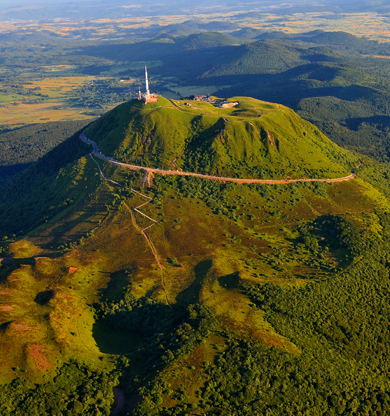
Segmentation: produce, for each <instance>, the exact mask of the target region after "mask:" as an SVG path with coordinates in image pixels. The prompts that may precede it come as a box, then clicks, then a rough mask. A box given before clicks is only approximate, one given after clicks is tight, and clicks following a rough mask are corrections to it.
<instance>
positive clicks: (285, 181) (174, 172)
mask: <svg viewBox="0 0 390 416" xmlns="http://www.w3.org/2000/svg"><path fill="white" fill-rule="evenodd" d="M80 139H81V140H82V141H83V142H85V143H88V144H89V145H91V146H92V148H93V151H92V153H93V155H95V156H96V157H97V158H99V159H102V160H104V161H105V162H108V163H111V164H112V165H116V166H120V167H122V168H125V169H130V170H142V171H144V172H146V173H158V174H160V175H164V176H167V175H175V176H196V177H198V178H203V179H211V180H214V181H219V182H234V183H240V184H245V183H248V184H249V183H261V184H266V185H287V184H289V183H297V182H326V183H333V182H345V181H349V180H351V179H353V178H355V177H356V173H355V172H354V170H353V171H352V172H351V174H350V175H348V176H344V177H342V178H334V179H330V178H328V179H308V178H302V179H238V178H229V177H225V176H212V175H204V174H202V173H192V172H182V171H179V170H165V169H158V168H149V167H145V166H138V165H130V164H128V163H123V162H119V161H117V160H115V159H113V158H111V157H108V156H105V155H104V154H103V153H101V152H100V151H99V149H98V146H97V144H96V143H95V142H94V141H92V140H89V139H88V138H87V137H86V136H85V130H84V131H83V132H82V133H81V134H80ZM360 166H362V164H360ZM360 166H359V167H360Z"/></svg>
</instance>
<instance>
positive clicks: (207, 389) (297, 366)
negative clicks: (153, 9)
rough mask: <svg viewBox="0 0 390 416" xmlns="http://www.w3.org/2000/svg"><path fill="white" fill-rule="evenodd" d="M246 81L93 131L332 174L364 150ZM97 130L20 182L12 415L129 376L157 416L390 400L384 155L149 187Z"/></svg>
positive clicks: (8, 310) (339, 408) (9, 341)
mask: <svg viewBox="0 0 390 416" xmlns="http://www.w3.org/2000/svg"><path fill="white" fill-rule="evenodd" d="M230 100H231V101H237V102H238V103H239V104H238V105H237V106H236V107H234V108H231V109H221V108H218V107H215V106H213V105H211V104H209V103H207V102H198V101H185V100H177V101H169V100H166V99H164V98H163V97H159V101H158V102H157V103H153V104H148V105H142V104H141V103H140V102H138V101H130V102H128V103H124V104H122V105H120V106H118V107H116V108H115V109H114V110H112V111H111V112H109V113H107V114H105V115H104V116H102V117H100V118H99V119H98V120H96V121H95V122H94V123H92V124H91V125H90V126H89V127H88V128H87V129H86V130H85V134H86V136H87V137H88V138H89V139H91V140H94V141H95V142H96V143H97V144H98V147H99V150H100V151H101V152H102V153H103V154H105V155H106V156H107V157H113V158H115V159H118V160H121V161H123V162H127V163H134V164H138V165H141V166H145V167H155V168H162V169H169V170H172V171H180V170H181V169H182V170H183V171H184V170H185V171H190V172H201V173H209V174H215V175H226V176H232V177H240V178H241V177H263V178H270V179H272V178H282V179H284V178H285V177H286V175H288V176H290V177H292V178H299V177H300V176H301V175H304V177H308V176H309V175H310V176H315V177H326V178H327V177H338V176H339V175H340V176H345V175H346V174H349V173H350V171H351V169H352V168H354V167H356V166H357V164H358V163H359V160H360V158H361V156H360V155H357V154H354V153H351V152H349V151H347V150H343V149H341V148H340V147H338V146H337V145H335V144H334V143H333V142H331V141H330V140H329V139H328V138H326V137H325V136H324V135H323V134H322V133H321V132H319V130H318V129H317V128H316V127H315V126H314V125H312V124H310V123H309V122H307V121H305V120H303V119H302V118H300V117H299V116H298V115H297V114H295V113H294V112H293V111H292V110H291V109H289V108H287V107H284V106H281V105H279V104H273V103H269V102H264V101H258V100H255V99H251V98H247V97H234V98H232V99H230ZM79 133H80V132H79ZM79 133H78V134H75V135H73V136H72V137H70V138H69V139H67V140H65V141H64V142H63V143H61V144H60V145H59V146H58V147H56V148H54V149H53V150H51V151H50V152H49V153H48V154H47V155H45V156H44V157H43V158H42V159H40V160H39V161H38V162H37V163H36V164H34V165H32V166H30V167H29V168H27V169H26V170H25V171H23V172H21V173H19V174H18V175H16V177H15V178H13V179H12V180H11V181H10V182H9V183H8V184H7V185H6V186H5V187H3V188H2V190H3V198H2V200H1V202H0V230H1V231H0V235H1V236H2V239H1V250H2V257H3V258H5V261H3V262H2V263H1V266H0V284H1V286H0V337H1V343H0V357H1V358H0V370H1V371H0V375H1V376H0V377H1V378H0V382H1V383H2V386H1V388H0V397H1V398H2V400H1V401H0V413H1V414H5V415H7V414H15V415H23V414H40V415H52V414H62V415H65V414H76V415H77V414H91V415H98V414H105V415H108V414H110V412H111V410H112V409H113V408H114V407H115V406H114V394H115V395H116V397H117V398H118V395H119V396H120V397H122V398H123V397H124V398H125V399H126V405H125V406H123V403H122V407H121V406H119V409H118V408H117V410H116V412H117V413H119V412H120V411H122V412H123V413H125V414H133V415H138V416H141V415H184V414H193V415H204V414H209V415H214V414H221V415H229V414H237V415H239V416H241V415H242V416H244V415H248V414H256V412H257V413H264V414H266V413H267V414H275V415H285V414H299V412H306V413H307V412H309V413H310V412H311V413H312V414H332V412H333V414H353V412H355V413H356V412H358V411H359V412H362V411H367V412H369V413H370V412H371V413H372V412H377V414H379V412H384V413H386V411H387V410H388V409H389V405H390V395H389V392H390V389H389V376H390V375H389V374H388V369H387V367H386V365H385V363H386V362H387V354H388V351H387V343H388V328H389V322H388V316H389V314H388V305H387V302H385V301H384V299H386V297H387V295H388V291H389V287H388V283H387V282H388V279H387V278H385V276H387V274H386V273H387V261H388V254H387V253H388V248H389V246H390V241H389V237H388V236H389V233H388V227H389V223H390V221H389V216H388V214H387V212H388V210H389V202H388V200H387V198H386V197H385V195H384V194H383V193H381V192H380V191H379V190H378V189H379V188H378V187H377V188H378V189H376V188H375V187H373V186H372V185H370V184H369V183H368V182H367V181H366V180H365V179H363V178H365V177H367V176H370V174H371V173H370V172H372V170H370V169H372V166H376V165H375V162H373V161H370V160H369V158H366V159H364V162H365V163H366V160H367V166H364V167H363V168H362V170H359V171H358V177H357V178H355V179H352V180H350V181H347V182H340V183H332V184H326V183H315V184H314V183H294V184H292V183H291V184H288V185H283V186H275V185H263V184H252V185H241V184H235V183H221V182H219V181H212V180H206V179H201V178H196V177H179V176H174V175H171V176H163V175H158V174H155V175H154V177H153V178H152V181H153V184H152V185H153V186H151V187H149V188H147V189H142V188H140V181H141V179H142V177H143V175H144V172H142V170H136V171H132V170H130V169H125V168H123V167H119V166H114V165H112V164H110V163H107V162H104V161H102V160H99V159H93V158H92V157H91V156H90V155H89V152H90V151H91V148H90V146H88V145H86V144H84V143H83V142H82V141H81V140H80V139H79ZM97 164H98V165H99V166H97ZM100 169H101V172H102V173H103V174H104V177H103V176H102V174H101V173H100ZM105 179H108V180H105ZM113 181H114V182H113ZM373 182H374V181H373ZM384 186H386V185H384ZM134 191H136V192H134ZM136 209H137V210H138V211H137V210H136ZM139 211H141V212H143V213H144V214H146V215H147V216H148V217H149V218H152V219H153V221H156V222H157V223H153V222H152V221H150V220H149V219H148V218H146V217H145V216H143V215H141V214H140V213H139ZM153 224H154V225H153ZM373 357H374V358H375V359H373ZM51 393H56V394H51ZM120 402H121V401H120V400H119V401H118V400H117V401H116V403H117V404H118V403H120ZM335 409H336V410H335ZM335 412H336V413H335ZM351 412H352V413H351ZM356 414H358V413H356Z"/></svg>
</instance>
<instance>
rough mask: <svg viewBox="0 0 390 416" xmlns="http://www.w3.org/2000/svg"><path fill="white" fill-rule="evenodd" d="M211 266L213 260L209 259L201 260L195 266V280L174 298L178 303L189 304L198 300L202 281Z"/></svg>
mask: <svg viewBox="0 0 390 416" xmlns="http://www.w3.org/2000/svg"><path fill="white" fill-rule="evenodd" d="M212 266H213V261H212V260H211V259H208V260H203V261H201V262H200V263H198V264H197V265H196V266H195V268H194V272H195V280H194V281H193V282H192V283H191V285H190V286H189V287H188V288H187V289H184V290H183V291H182V292H180V293H179V294H178V295H177V297H176V300H177V302H178V303H181V304H183V303H184V304H190V303H194V302H198V301H199V296H200V291H201V289H202V285H203V282H204V280H205V279H206V277H207V275H208V274H209V272H210V270H211V268H212Z"/></svg>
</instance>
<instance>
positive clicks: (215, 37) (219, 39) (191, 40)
mask: <svg viewBox="0 0 390 416" xmlns="http://www.w3.org/2000/svg"><path fill="white" fill-rule="evenodd" d="M240 43H242V42H241V41H240V40H238V39H237V38H234V37H233V36H230V35H225V34H223V33H218V32H202V33H199V34H195V35H190V36H187V37H186V38H184V39H183V40H180V41H178V42H177V46H178V47H182V48H184V49H186V50H189V49H205V48H216V47H221V46H231V45H239V44H240Z"/></svg>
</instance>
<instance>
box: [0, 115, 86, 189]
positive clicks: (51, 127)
mask: <svg viewBox="0 0 390 416" xmlns="http://www.w3.org/2000/svg"><path fill="white" fill-rule="evenodd" d="M88 123H89V121H88V120H87V121H63V122H49V123H45V124H36V125H30V126H26V127H22V128H18V129H14V130H10V131H5V132H3V133H1V134H0V183H1V182H5V181H7V180H9V179H10V178H11V177H12V176H13V175H15V174H16V173H18V172H20V171H21V170H23V169H25V168H26V167H27V166H28V165H29V164H30V163H32V162H35V161H37V160H38V159H39V158H40V157H42V156H43V155H44V154H46V153H47V152H48V151H49V150H51V149H52V148H53V147H55V146H57V145H58V144H59V143H61V142H62V141H63V140H65V139H66V138H68V137H69V136H71V135H72V134H73V133H74V132H75V131H77V130H79V129H80V128H81V127H83V126H85V125H86V124H88Z"/></svg>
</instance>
